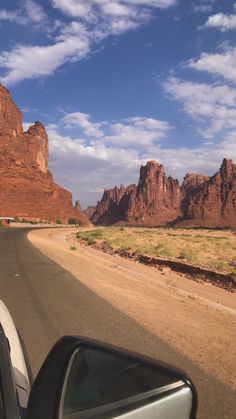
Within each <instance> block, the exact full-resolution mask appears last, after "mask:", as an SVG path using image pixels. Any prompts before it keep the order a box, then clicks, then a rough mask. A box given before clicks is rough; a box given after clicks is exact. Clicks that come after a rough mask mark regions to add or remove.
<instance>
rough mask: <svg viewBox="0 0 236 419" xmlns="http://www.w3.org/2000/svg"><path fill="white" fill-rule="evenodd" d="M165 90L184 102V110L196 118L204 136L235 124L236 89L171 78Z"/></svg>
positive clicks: (208, 136)
mask: <svg viewBox="0 0 236 419" xmlns="http://www.w3.org/2000/svg"><path fill="white" fill-rule="evenodd" d="M163 86H164V89H165V91H166V92H167V93H168V94H169V95H170V97H171V98H172V99H174V100H178V101H179V102H180V103H182V105H183V111H184V112H185V113H186V114H187V115H189V116H191V117H192V118H193V119H194V120H195V121H197V130H198V132H200V133H201V135H202V136H203V137H205V138H212V137H213V136H214V134H216V133H220V132H221V131H223V130H225V129H232V128H235V127H236V89H233V88H231V87H229V86H227V85H222V84H213V85H211V84H205V83H193V82H192V81H186V80H181V79H178V78H176V77H173V76H172V77H170V78H169V79H168V80H167V81H166V82H165V83H164V85H163Z"/></svg>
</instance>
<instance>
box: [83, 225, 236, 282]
mask: <svg viewBox="0 0 236 419" xmlns="http://www.w3.org/2000/svg"><path fill="white" fill-rule="evenodd" d="M77 237H78V238H79V239H80V240H82V241H84V242H86V244H87V245H90V246H91V245H105V246H107V247H110V248H112V249H120V250H127V251H130V252H134V253H137V254H142V255H150V256H156V257H161V258H166V259H173V260H179V261H180V260H181V261H184V262H186V263H190V264H193V265H198V266H202V267H205V268H209V269H214V270H217V271H220V272H225V273H232V274H234V275H236V234H235V233H234V232H232V231H230V230H210V229H209V230H207V229H196V230H195V229H175V228H131V227H107V228H101V229H94V230H91V231H86V232H79V233H78V234H77Z"/></svg>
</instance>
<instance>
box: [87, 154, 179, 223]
mask: <svg viewBox="0 0 236 419" xmlns="http://www.w3.org/2000/svg"><path fill="white" fill-rule="evenodd" d="M180 197H181V193H180V187H179V183H178V181H177V180H175V179H173V178H172V177H168V178H167V177H166V175H165V173H164V168H163V166H162V165H160V164H158V163H157V162H155V161H150V162H148V163H147V165H146V166H141V169H140V178H139V183H138V186H136V185H129V186H128V187H127V188H125V187H124V186H123V185H122V186H121V187H120V188H118V187H117V186H116V187H115V188H114V189H109V190H105V191H104V194H103V197H102V200H101V201H99V202H98V204H97V207H96V211H95V212H94V214H93V216H92V219H91V220H92V222H94V223H97V224H105V225H109V224H114V223H117V222H122V221H124V222H127V223H129V224H165V223H167V222H170V221H173V220H174V219H176V218H177V217H178V216H179V215H180Z"/></svg>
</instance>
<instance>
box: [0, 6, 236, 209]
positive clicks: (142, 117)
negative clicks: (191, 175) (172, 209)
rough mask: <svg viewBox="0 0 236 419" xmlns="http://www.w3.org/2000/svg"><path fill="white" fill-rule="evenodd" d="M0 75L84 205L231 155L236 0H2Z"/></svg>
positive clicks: (212, 166) (235, 121) (210, 166)
mask: <svg viewBox="0 0 236 419" xmlns="http://www.w3.org/2000/svg"><path fill="white" fill-rule="evenodd" d="M0 82H1V83H2V84H4V85H5V86H7V87H8V88H9V89H10V90H11V91H12V93H13V96H14V99H15V101H16V103H17V104H18V106H19V107H20V108H21V110H22V111H23V119H24V123H25V128H26V127H27V126H28V124H30V123H33V122H34V121H35V120H40V121H41V122H43V123H44V125H45V126H46V128H47V132H48V136H49V146H50V169H51V170H52V172H53V174H54V177H55V179H56V181H57V182H59V183H60V184H61V185H62V186H64V187H66V188H67V189H69V190H71V191H72V192H73V196H74V199H77V198H79V199H80V201H81V203H82V205H83V207H86V206H87V205H88V204H94V203H96V201H97V199H99V198H100V197H101V194H102V191H103V189H104V188H108V187H112V186H114V185H115V184H118V185H119V184H121V183H123V184H125V185H127V184H129V183H136V182H137V180H138V172H139V167H140V164H144V163H146V161H147V160H150V159H155V160H157V161H159V162H161V163H163V164H164V165H165V167H166V172H167V174H171V175H173V176H175V177H178V178H179V179H180V181H181V179H182V176H183V175H184V174H185V173H186V172H188V171H191V172H194V171H197V172H201V173H204V174H212V173H214V171H216V170H217V168H218V167H219V165H220V163H221V161H222V159H223V157H228V158H233V159H234V160H235V161H236V2H235V0H234V1H233V0H232V1H231V0H227V1H223V0H192V1H191V0H86V1H85V0H41V1H40V0H38V1H34V0H19V1H18V0H11V1H9V0H1V3H0Z"/></svg>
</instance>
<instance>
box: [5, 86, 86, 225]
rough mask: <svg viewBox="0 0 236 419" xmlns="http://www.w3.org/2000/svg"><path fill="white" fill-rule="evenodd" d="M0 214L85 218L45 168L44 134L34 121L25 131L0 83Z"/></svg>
mask: <svg viewBox="0 0 236 419" xmlns="http://www.w3.org/2000/svg"><path fill="white" fill-rule="evenodd" d="M0 146H1V153H0V215H7V216H11V217H15V216H18V217H20V218H28V219H44V220H48V221H55V220H56V219H60V220H61V221H65V222H66V221H67V220H68V218H69V217H74V218H78V219H80V220H81V221H82V222H83V223H87V222H88V220H87V218H86V217H85V215H84V214H83V213H82V212H78V211H76V209H75V208H73V205H72V195H71V193H70V192H68V191H66V190H65V189H63V188H61V187H60V186H58V185H57V184H56V183H54V181H53V178H52V175H51V173H50V171H49V170H48V137H47V133H46V131H45V128H44V126H43V125H42V124H41V123H40V122H38V121H37V122H35V124H34V125H32V126H31V127H30V128H29V129H28V130H27V131H26V132H23V128H22V115H21V112H20V110H19V109H18V108H17V106H16V105H15V103H14V101H13V99H12V97H11V94H10V92H9V91H8V90H7V89H5V87H3V86H2V85H0Z"/></svg>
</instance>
